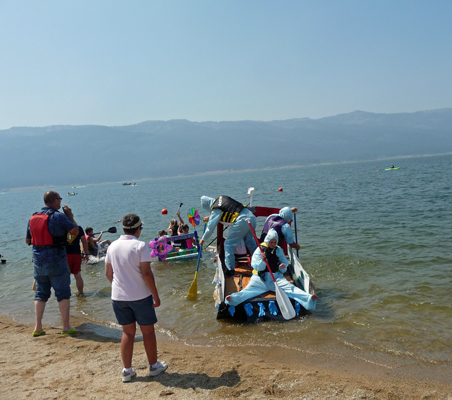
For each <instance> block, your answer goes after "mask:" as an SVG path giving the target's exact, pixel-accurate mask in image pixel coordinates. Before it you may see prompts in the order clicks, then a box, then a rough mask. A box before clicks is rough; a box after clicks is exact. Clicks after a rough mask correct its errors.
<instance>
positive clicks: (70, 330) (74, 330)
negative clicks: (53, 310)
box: [60, 328, 81, 335]
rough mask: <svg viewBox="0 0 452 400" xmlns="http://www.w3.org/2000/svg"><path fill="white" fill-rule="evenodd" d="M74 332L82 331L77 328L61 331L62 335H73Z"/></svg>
mask: <svg viewBox="0 0 452 400" xmlns="http://www.w3.org/2000/svg"><path fill="white" fill-rule="evenodd" d="M73 333H81V332H80V331H77V330H76V329H75V328H72V329H69V330H68V331H67V332H64V331H61V332H60V334H61V335H72V334H73Z"/></svg>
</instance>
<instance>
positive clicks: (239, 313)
mask: <svg viewBox="0 0 452 400" xmlns="http://www.w3.org/2000/svg"><path fill="white" fill-rule="evenodd" d="M279 210H280V209H279V208H270V207H255V212H254V215H256V217H258V218H259V217H265V218H267V217H268V216H270V215H271V214H277V213H279ZM264 221H265V220H264ZM224 242H225V238H224V237H223V226H222V225H221V224H218V227H217V252H216V257H215V259H214V262H215V264H216V273H215V278H214V282H213V283H214V284H215V291H214V296H213V297H214V300H215V305H216V307H217V319H224V318H232V319H238V320H245V321H247V322H255V321H257V320H266V319H270V320H278V321H283V320H285V318H284V317H283V315H282V314H281V310H280V307H279V305H278V302H277V299H276V294H275V292H271V291H268V292H266V293H262V294H261V295H259V296H256V297H253V298H251V299H248V300H246V301H244V302H243V303H240V304H238V305H236V306H230V305H228V304H226V303H225V301H224V300H225V298H226V296H228V295H230V294H232V293H236V292H239V291H241V290H243V289H245V288H246V286H247V285H248V282H249V281H250V279H251V276H252V273H253V272H252V271H253V268H252V267H251V256H252V254H249V251H248V249H246V254H236V255H235V275H234V276H232V277H226V275H225V272H226V265H225V253H224ZM281 248H282V249H283V250H284V253H285V255H286V257H287V259H288V260H289V266H288V268H287V272H286V273H285V274H284V276H285V278H286V279H287V280H288V281H289V282H291V283H292V284H294V285H295V286H297V287H298V288H300V289H301V290H303V291H305V292H306V293H309V294H311V295H313V299H315V297H316V296H315V294H314V284H313V283H312V282H311V280H310V277H309V275H308V274H307V272H306V271H305V270H304V269H303V266H302V265H301V263H300V260H299V259H298V257H297V256H296V255H295V254H294V253H293V252H292V251H291V250H292V249H291V248H290V247H289V246H288V245H287V243H286V241H284V242H283V243H282V245H281ZM289 301H290V303H291V304H292V306H293V308H294V309H295V313H296V316H303V315H306V314H308V313H309V311H308V310H306V309H305V308H304V307H303V306H301V305H300V304H299V303H298V302H296V301H295V300H293V299H289Z"/></svg>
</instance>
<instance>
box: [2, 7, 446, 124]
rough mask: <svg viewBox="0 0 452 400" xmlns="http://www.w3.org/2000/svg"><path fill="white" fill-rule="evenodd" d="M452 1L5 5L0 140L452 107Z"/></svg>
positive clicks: (3, 16) (3, 15)
mask: <svg viewBox="0 0 452 400" xmlns="http://www.w3.org/2000/svg"><path fill="white" fill-rule="evenodd" d="M451 20H452V1H450V0H444V1H434V0H428V1H427V0H426V1H415V0H409V1H402V0H389V1H383V0H375V1H374V0H372V1H370V0H369V1H366V0H357V1H346V0H340V1H333V0H330V1H322V0H319V1H317V0H315V1H314V0H310V1H302V0H300V1H276V0H271V1H270V0H259V1H257V0H256V1H252V0H239V1H233V0H224V1H222V0H210V1H198V0H184V1H182V0H181V1H171V0H162V1H151V0H141V1H138V0H123V1H114V0H108V1H96V0H89V1H82V0H77V1H61V0H58V1H46V0H40V1H36V0H32V1H31V0H30V1H21V0H0V129H7V128H10V127H12V126H46V125H59V124H72V125H81V124H99V125H109V126H112V125H128V124H134V123H138V122H142V121H146V120H156V119H159V120H168V119H178V118H184V119H188V120H191V121H209V120H211V121H224V120H231V121H232V120H244V119H252V120H264V121H268V120H273V119H289V118H302V117H310V118H320V117H324V116H330V115H336V114H340V113H347V112H351V111H354V110H363V111H370V112H384V113H397V112H414V111H419V110H426V109H436V108H446V107H452V79H451V75H452V73H451V71H452V23H451Z"/></svg>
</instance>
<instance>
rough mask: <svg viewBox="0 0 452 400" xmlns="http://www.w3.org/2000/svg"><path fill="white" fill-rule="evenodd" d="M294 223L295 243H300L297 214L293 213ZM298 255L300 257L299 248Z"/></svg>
mask: <svg viewBox="0 0 452 400" xmlns="http://www.w3.org/2000/svg"><path fill="white" fill-rule="evenodd" d="M293 224H294V228H295V243H296V244H298V234H297V214H295V213H294V214H293ZM297 257H300V256H299V255H298V250H297Z"/></svg>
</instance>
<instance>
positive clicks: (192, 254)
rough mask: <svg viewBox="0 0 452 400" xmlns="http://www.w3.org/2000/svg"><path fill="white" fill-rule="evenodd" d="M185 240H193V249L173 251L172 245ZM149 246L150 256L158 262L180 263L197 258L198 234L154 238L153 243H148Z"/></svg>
mask: <svg viewBox="0 0 452 400" xmlns="http://www.w3.org/2000/svg"><path fill="white" fill-rule="evenodd" d="M187 239H194V240H195V242H196V246H193V248H191V249H181V250H179V251H174V247H175V246H173V244H174V243H178V242H180V241H181V240H187ZM171 243H172V244H171ZM149 246H150V248H151V256H152V257H158V260H159V261H165V260H171V261H181V260H190V259H192V258H198V254H199V248H200V246H199V238H198V233H197V232H196V231H195V232H194V233H187V234H184V235H176V236H162V237H160V238H155V240H154V241H151V242H150V243H149ZM201 257H202V254H201Z"/></svg>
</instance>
